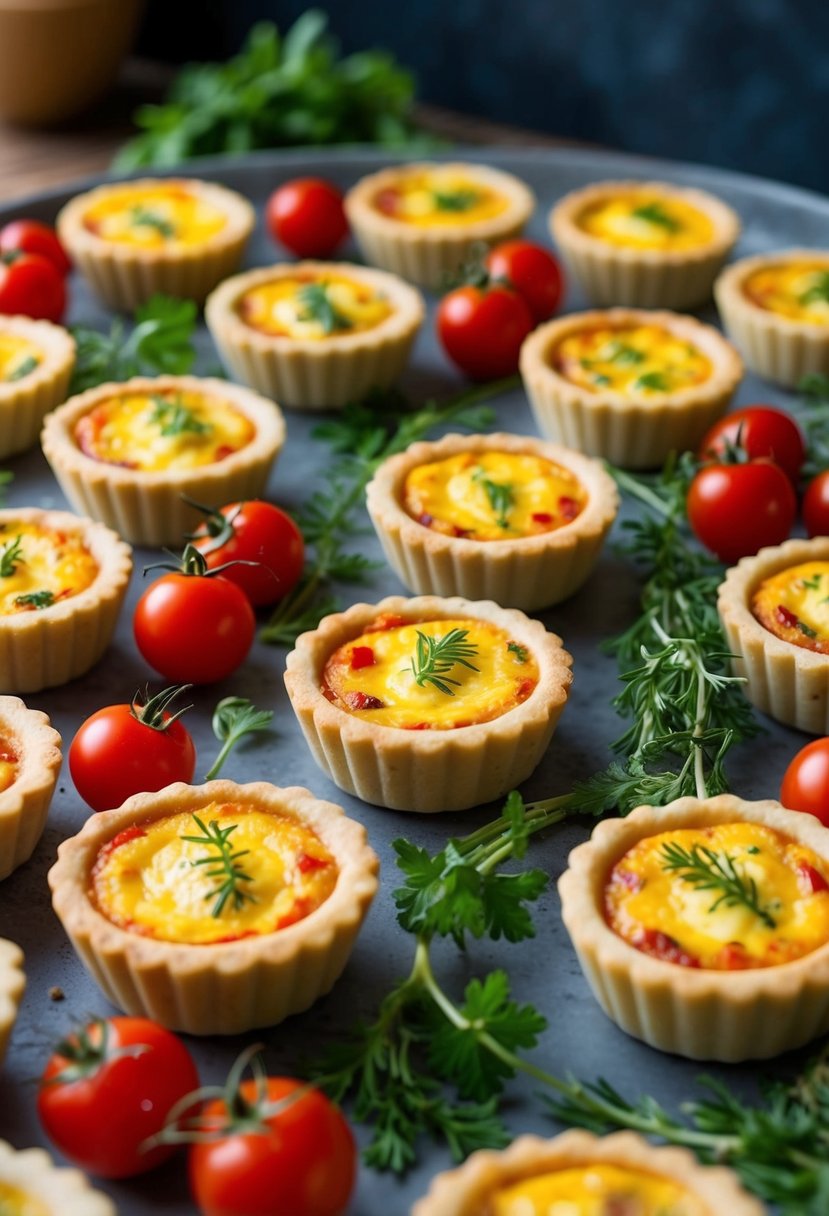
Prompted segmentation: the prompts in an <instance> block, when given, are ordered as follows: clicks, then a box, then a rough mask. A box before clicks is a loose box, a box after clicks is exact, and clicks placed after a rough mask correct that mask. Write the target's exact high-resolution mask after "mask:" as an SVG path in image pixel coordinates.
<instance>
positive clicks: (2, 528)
mask: <svg viewBox="0 0 829 1216" xmlns="http://www.w3.org/2000/svg"><path fill="white" fill-rule="evenodd" d="M18 542H19V543H18ZM97 576H98V563H97V562H96V561H95V558H94V557H93V556H92V554H91V553H90V552H89V550H88V549H87V547H86V545H85V544H84V543H83V541H82V540H81V537H80V535H79V534H78V533H77V532H58V531H55V530H52V529H49V528H41V527H40V526H39V525H38V524H36V523H31V522H29V521H26V522H24V521H23V520H17V521H16V520H11V521H6V522H5V523H3V524H0V616H13V615H15V614H16V613H19V612H38V611H43V610H45V609H47V608H50V607H51V606H52V604H55V603H57V602H58V601H60V600H65V599H70V598H71V597H72V596H73V595H78V594H79V593H80V592H81V591H85V590H86V588H87V587H89V586H90V585H91V584H92V583H93V582H94V581H95V579H96V578H97Z"/></svg>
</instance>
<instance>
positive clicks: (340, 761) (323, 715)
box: [285, 595, 572, 812]
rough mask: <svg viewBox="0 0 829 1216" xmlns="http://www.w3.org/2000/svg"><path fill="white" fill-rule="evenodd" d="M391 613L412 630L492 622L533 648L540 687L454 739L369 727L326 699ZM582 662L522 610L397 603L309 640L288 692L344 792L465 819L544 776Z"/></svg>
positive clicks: (342, 621) (361, 608)
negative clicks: (342, 661) (362, 643)
mask: <svg viewBox="0 0 829 1216" xmlns="http://www.w3.org/2000/svg"><path fill="white" fill-rule="evenodd" d="M384 613H391V614H393V615H395V616H400V617H402V618H403V619H404V620H406V621H412V622H416V621H423V620H440V619H442V618H445V619H452V618H458V617H461V618H469V619H474V620H481V621H489V622H491V623H492V624H493V625H495V626H497V627H499V628H501V629H503V630H505V632H507V633H509V634H510V636H511V637H512V638H514V639H515V640H516V641H517V642H518V644H519V645H523V646H527V647H528V648H529V650H530V652H531V653H532V654H533V656H534V658H535V660H536V662H537V663H538V666H539V681H538V684H537V686H536V688H535V689H534V690H533V692H532V693H531V694H530V695H529V696H528V697H527V699H526V701H523V702H522V703H521V704H519V705H517V706H516V707H515V708H513V709H511V710H509V711H508V712H507V713H505V714H502V715H501V716H500V717H498V718H495V719H493V720H491V721H489V722H482V723H476V724H474V725H471V726H464V727H458V728H455V729H453V730H406V729H403V728H399V727H390V726H383V725H377V724H376V723H371V722H366V721H364V720H361V719H360V718H359V717H357V716H356V715H355V714H350V713H348V712H347V711H345V710H343V709H340V708H339V707H338V706H336V705H334V704H332V703H331V702H330V701H329V700H327V698H326V697H325V696H324V694H323V692H322V690H321V679H322V672H323V668H324V666H325V663H326V661H327V659H328V658H329V656H330V655H331V654H332V653H333V652H334V651H335V650H336V649H337V648H338V647H339V646H341V645H343V644H344V643H345V642H348V641H350V640H352V639H354V638H356V637H359V636H360V634H361V633H363V632H364V631H365V630H366V629H367V628H368V627H369V626H370V625H371V623H372V622H373V621H374V620H376V618H377V617H378V616H379V615H381V614H384ZM571 664H572V658H571V656H570V655H569V654H568V653H567V651H566V650H564V648H563V646H562V643H561V639H560V638H559V637H558V636H557V635H556V634H554V633H548V632H547V630H546V629H545V628H544V626H543V625H542V624H541V623H540V622H539V621H533V620H530V619H529V617H526V616H524V614H523V613H522V612H518V611H517V610H516V609H511V608H509V609H508V608H501V607H499V606H498V605H497V604H494V603H492V602H490V601H487V600H484V601H481V602H471V601H469V600H465V599H461V598H460V597H451V598H448V599H442V598H439V597H437V596H428V595H427V596H418V597H415V598H414V599H404V598H403V597H400V596H389V597H388V598H386V599H384V600H381V601H380V603H379V604H355V605H354V606H353V607H351V608H349V609H348V611H347V612H340V613H336V614H334V615H332V616H327V617H325V619H324V620H323V621H322V622H321V623H320V625H319V626H318V628H317V629H315V630H314V631H313V632H310V633H303V634H301V635H300V637H299V638H298V639H297V643H296V648H295V649H294V650H292V651H291V653H290V654H289V655H288V658H287V661H286V671H285V685H286V687H287V689H288V695H289V697H290V699H291V704H292V706H293V710H294V713H295V714H296V716H297V718H298V720H299V724H300V726H301V727H302V732H303V734H304V735H305V739H306V742H307V743H308V746H309V747H310V749H311V752H312V754H313V756H314V759H315V760H316V762H317V764H318V765H319V766H320V768H321V769H322V770H323V772H324V773H325V774H326V775H327V776H328V777H329V778H330V779H331V780H332V781H333V782H334V784H335V785H337V786H338V787H339V788H340V789H341V790H345V791H346V792H347V793H349V794H355V795H356V796H357V797H358V798H362V800H363V801H364V802H371V803H374V804H375V805H377V806H382V807H386V808H388V809H390V810H397V811H420V812H434V811H457V810H464V809H466V808H467V807H471V806H477V805H478V804H479V803H482V802H490V801H492V800H493V799H496V798H500V797H502V796H503V795H504V794H506V793H507V792H508V791H509V790H511V789H514V788H515V786H517V785H519V784H520V783H521V782H522V781H523V780H524V779H525V778H527V777H529V775H530V773H532V771H533V770H534V769H535V768H536V766H537V765H538V763H539V761H540V760H541V758H542V756H543V755H544V753H545V751H546V750H547V747H548V745H549V742H550V739H551V738H552V735H553V732H554V730H555V728H556V725H557V724H558V719H559V717H560V716H561V712H562V710H563V709H564V706H565V703H566V701H567V696H568V691H569V688H570V684H571V681H572V673H571V670H570V668H571Z"/></svg>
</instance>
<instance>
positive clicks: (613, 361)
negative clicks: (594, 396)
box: [549, 323, 712, 396]
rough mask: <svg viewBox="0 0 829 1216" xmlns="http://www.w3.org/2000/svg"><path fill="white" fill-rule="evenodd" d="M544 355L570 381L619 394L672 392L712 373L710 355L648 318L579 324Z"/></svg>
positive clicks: (693, 383)
mask: <svg viewBox="0 0 829 1216" xmlns="http://www.w3.org/2000/svg"><path fill="white" fill-rule="evenodd" d="M549 359H550V363H551V365H552V367H553V368H554V370H555V371H556V372H558V374H559V375H561V376H563V377H564V378H565V379H566V380H570V381H571V382H572V383H573V384H576V385H579V386H580V387H581V388H587V389H592V390H596V389H611V391H612V392H614V393H619V394H621V395H622V396H631V395H633V396H635V395H636V394H639V393H646V394H649V393H673V392H678V391H680V390H682V389H688V388H691V387H693V386H695V385H697V384H702V383H703V382H704V381H705V380H707V379H708V378H709V377H710V376H711V374H712V364H711V361H710V360H709V358H708V357H707V355H705V354H704V353H703V351H702V350H700V349H698V348H697V346H695V345H694V343H692V342H689V341H688V340H687V338H685V337H683V336H680V335H679V334H674V333H672V332H671V331H670V330H668V329H666V328H664V327H663V326H660V325H656V324H649V323H642V324H639V325H626V326H621V327H613V326H611V325H609V324H605V325H591V326H585V328H584V329H582V330H576V331H575V332H572V333H569V334H568V335H566V336H565V337H563V338H562V339H561V341H560V342H559V343H558V345H557V346H555V347H554V348H553V349H552V350H551V351H550V353H549Z"/></svg>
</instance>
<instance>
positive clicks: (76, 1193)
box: [0, 1140, 117, 1216]
mask: <svg viewBox="0 0 829 1216" xmlns="http://www.w3.org/2000/svg"><path fill="white" fill-rule="evenodd" d="M0 1182H5V1183H7V1184H8V1185H9V1186H13V1187H15V1188H18V1189H19V1190H21V1191H22V1192H23V1193H24V1194H25V1195H26V1196H27V1197H31V1198H32V1199H33V1200H35V1201H36V1202H37V1203H38V1204H40V1205H42V1206H43V1207H44V1208H45V1209H46V1211H47V1212H48V1213H49V1216H117V1209H116V1207H115V1204H114V1203H113V1202H112V1200H111V1199H109V1198H108V1197H107V1196H106V1195H104V1194H103V1193H102V1192H101V1191H93V1189H92V1187H91V1186H90V1185H89V1182H88V1181H87V1179H86V1177H85V1176H84V1175H83V1174H82V1173H81V1172H80V1170H67V1169H59V1168H58V1167H57V1166H56V1165H55V1164H54V1162H53V1161H52V1158H51V1157H50V1156H49V1154H48V1153H47V1152H44V1150H43V1149H42V1148H27V1149H22V1150H18V1149H15V1148H13V1147H12V1146H11V1145H10V1144H7V1143H6V1141H5V1140H0Z"/></svg>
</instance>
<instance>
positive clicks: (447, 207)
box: [432, 188, 480, 211]
mask: <svg viewBox="0 0 829 1216" xmlns="http://www.w3.org/2000/svg"><path fill="white" fill-rule="evenodd" d="M479 198H480V194H479V192H478V191H477V190H470V189H462V188H459V189H457V190H433V191H432V201H433V202H434V205H435V207H436V209H437V210H438V211H468V210H469V209H470V207H474V206H475V204H476V203H477V201H478V199H479Z"/></svg>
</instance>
